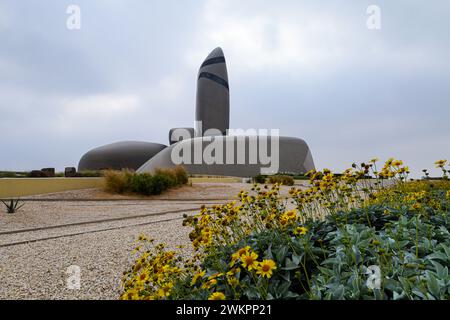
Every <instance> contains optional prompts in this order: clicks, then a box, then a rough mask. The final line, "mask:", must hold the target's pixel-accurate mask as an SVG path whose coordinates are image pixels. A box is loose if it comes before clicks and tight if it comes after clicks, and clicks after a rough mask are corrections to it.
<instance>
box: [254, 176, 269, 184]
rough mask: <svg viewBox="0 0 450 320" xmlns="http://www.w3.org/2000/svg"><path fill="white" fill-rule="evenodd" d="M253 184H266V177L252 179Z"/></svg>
mask: <svg viewBox="0 0 450 320" xmlns="http://www.w3.org/2000/svg"><path fill="white" fill-rule="evenodd" d="M252 180H253V183H259V184H264V183H266V176H263V175H262V174H258V175H257V176H254V177H253V178H252Z"/></svg>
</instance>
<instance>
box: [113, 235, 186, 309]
mask: <svg viewBox="0 0 450 320" xmlns="http://www.w3.org/2000/svg"><path fill="white" fill-rule="evenodd" d="M138 242H139V243H140V244H139V245H138V246H137V247H136V248H138V250H136V248H135V250H134V252H136V253H138V256H137V258H136V259H135V262H134V264H133V266H132V268H131V269H130V270H128V271H127V272H125V273H124V276H125V277H124V280H123V283H122V284H123V286H124V288H125V292H124V294H122V296H121V299H123V300H135V299H146V300H147V299H148V300H155V299H166V298H167V297H169V296H170V294H171V291H172V288H173V281H174V280H175V279H177V278H178V277H179V276H180V275H181V274H182V269H181V268H179V267H178V266H177V261H176V260H177V259H176V258H175V255H176V252H174V251H165V246H164V245H163V244H159V245H157V246H156V247H155V252H154V253H152V252H151V251H149V250H147V251H144V252H142V246H143V245H144V246H145V245H148V244H152V243H153V240H152V239H148V238H146V237H144V236H140V237H139V238H138ZM142 243H143V245H142Z"/></svg>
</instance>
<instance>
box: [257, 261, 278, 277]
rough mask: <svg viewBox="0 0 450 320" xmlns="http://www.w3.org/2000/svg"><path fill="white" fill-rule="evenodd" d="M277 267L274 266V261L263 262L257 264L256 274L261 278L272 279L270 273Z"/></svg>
mask: <svg viewBox="0 0 450 320" xmlns="http://www.w3.org/2000/svg"><path fill="white" fill-rule="evenodd" d="M276 268H277V267H276V265H275V261H273V260H263V261H262V262H260V263H259V264H258V267H257V271H256V273H257V274H259V275H261V276H262V277H266V278H270V277H272V272H273V270H275V269H276Z"/></svg>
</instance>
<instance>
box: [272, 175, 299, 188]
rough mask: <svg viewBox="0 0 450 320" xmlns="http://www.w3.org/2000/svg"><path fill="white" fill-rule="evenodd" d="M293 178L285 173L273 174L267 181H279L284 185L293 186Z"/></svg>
mask: <svg viewBox="0 0 450 320" xmlns="http://www.w3.org/2000/svg"><path fill="white" fill-rule="evenodd" d="M294 182H295V181H294V178H293V177H291V176H287V175H274V176H269V183H272V184H274V183H279V184H282V185H284V186H293V185H294Z"/></svg>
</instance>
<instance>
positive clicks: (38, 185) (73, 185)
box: [0, 177, 242, 198]
mask: <svg viewBox="0 0 450 320" xmlns="http://www.w3.org/2000/svg"><path fill="white" fill-rule="evenodd" d="M189 181H190V182H192V183H202V182H219V183H220V182H222V183H234V182H241V181H242V178H234V177H222V178H219V177H217V178H216V177H214V178H209V177H191V178H189ZM102 182H103V178H0V198H12V197H16V198H17V197H23V196H32V195H37V194H46V193H53V192H61V191H68V190H80V189H89V188H100V187H101V186H102Z"/></svg>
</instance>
